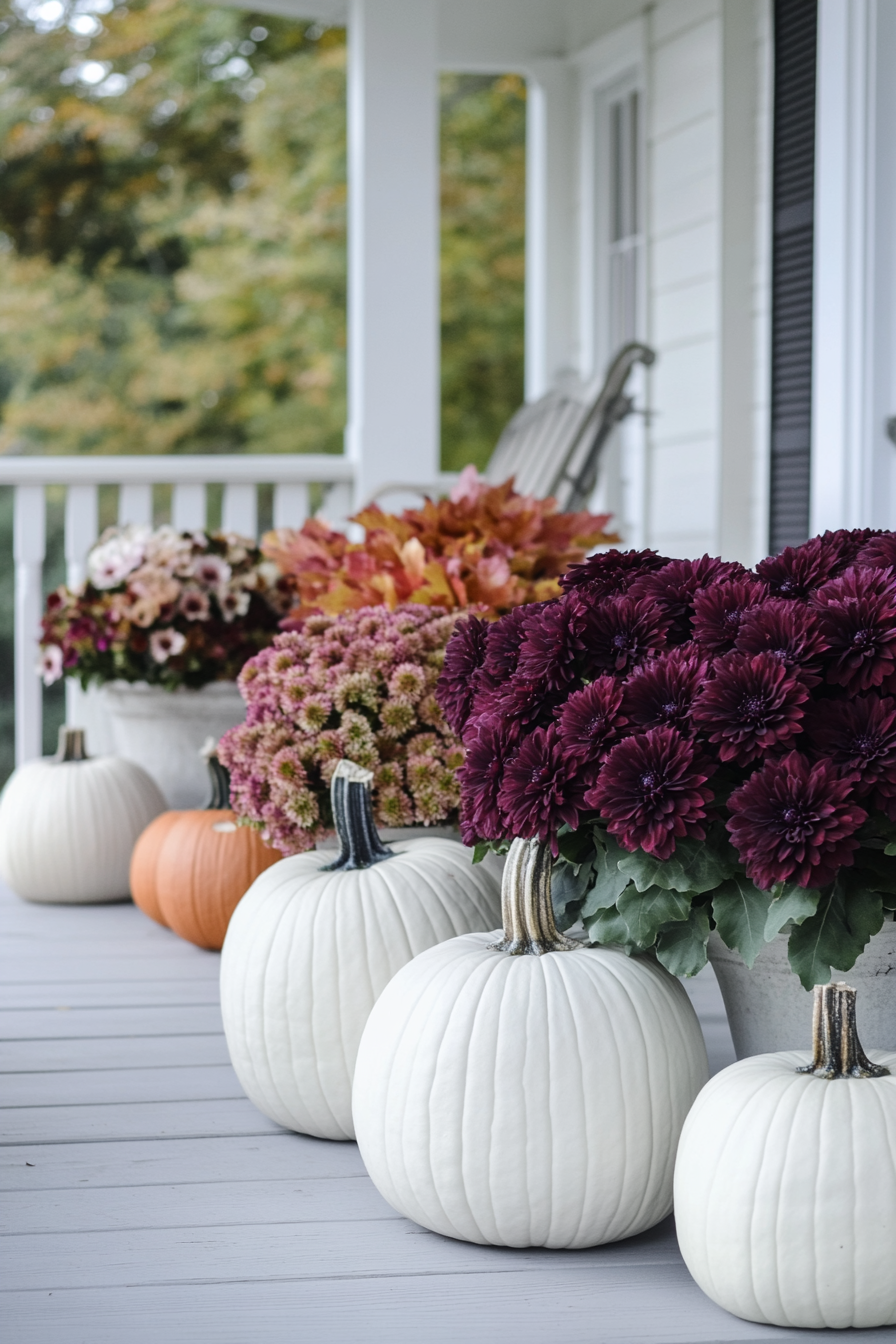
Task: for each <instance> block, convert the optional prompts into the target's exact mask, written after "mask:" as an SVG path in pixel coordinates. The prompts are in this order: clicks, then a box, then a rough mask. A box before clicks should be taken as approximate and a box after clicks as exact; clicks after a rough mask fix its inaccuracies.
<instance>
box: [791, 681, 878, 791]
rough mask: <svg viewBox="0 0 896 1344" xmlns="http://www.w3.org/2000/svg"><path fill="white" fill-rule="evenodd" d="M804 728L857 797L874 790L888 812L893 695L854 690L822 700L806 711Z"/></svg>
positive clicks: (821, 754) (817, 749)
mask: <svg viewBox="0 0 896 1344" xmlns="http://www.w3.org/2000/svg"><path fill="white" fill-rule="evenodd" d="M806 733H807V735H808V737H809V740H810V741H811V743H812V745H813V747H814V748H815V749H816V751H817V752H818V754H819V756H821V757H823V758H824V759H825V760H829V761H830V762H831V763H832V764H833V765H834V766H836V768H837V770H838V771H839V773H840V775H841V776H842V777H843V778H850V779H852V780H853V782H854V785H855V791H856V793H857V794H858V796H859V797H864V796H865V795H866V794H868V793H871V791H872V790H874V794H875V806H876V807H879V808H880V809H881V811H883V812H886V813H887V815H888V816H889V815H890V813H891V812H892V811H893V810H894V802H893V800H894V799H896V700H891V699H889V698H887V697H879V696H877V695H858V696H856V698H855V699H854V700H824V701H821V702H820V703H817V704H815V705H812V706H811V708H810V710H809V713H808V714H807V716H806Z"/></svg>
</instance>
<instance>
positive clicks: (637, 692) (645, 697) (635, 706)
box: [624, 645, 710, 737]
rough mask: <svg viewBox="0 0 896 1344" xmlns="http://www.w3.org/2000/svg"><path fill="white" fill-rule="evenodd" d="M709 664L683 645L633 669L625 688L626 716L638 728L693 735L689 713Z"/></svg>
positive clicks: (707, 671)
mask: <svg viewBox="0 0 896 1344" xmlns="http://www.w3.org/2000/svg"><path fill="white" fill-rule="evenodd" d="M709 668H710V661H709V659H708V658H704V657H702V656H701V653H700V650H699V649H696V648H694V647H693V645H682V646H680V647H679V648H677V649H670V650H669V652H668V653H666V654H664V655H663V656H662V657H660V658H655V659H653V661H652V662H649V663H647V664H645V665H644V666H643V667H639V668H636V670H635V671H634V673H633V674H632V676H631V677H629V679H628V681H627V682H626V686H625V702H624V705H625V712H626V714H627V715H628V717H629V718H630V719H631V721H632V723H636V724H638V726H639V727H641V728H662V727H670V728H677V729H678V730H679V732H681V733H684V734H685V736H686V737H690V736H691V735H692V733H693V727H692V724H691V709H692V707H693V704H694V701H695V700H696V698H697V696H698V694H699V693H700V690H701V688H702V686H703V683H704V682H705V681H706V679H707V676H708V675H709Z"/></svg>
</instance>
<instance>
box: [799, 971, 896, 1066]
mask: <svg viewBox="0 0 896 1344" xmlns="http://www.w3.org/2000/svg"><path fill="white" fill-rule="evenodd" d="M812 1046H813V1055H814V1058H813V1060H812V1063H811V1064H806V1065H805V1066H804V1067H803V1068H801V1069H797V1073H812V1074H814V1075H815V1077H816V1078H881V1077H883V1075H884V1074H886V1073H889V1072H890V1070H889V1069H887V1068H884V1066H883V1065H882V1064H872V1063H871V1060H870V1059H868V1057H867V1056H866V1054H865V1052H864V1050H863V1049H862V1046H861V1044H860V1042H859V1036H858V1032H857V1031H856V992H855V990H854V989H851V988H850V986H849V985H847V984H844V982H843V981H842V980H835V981H834V982H833V984H830V985H816V986H815V1001H814V1003H813V1005H812Z"/></svg>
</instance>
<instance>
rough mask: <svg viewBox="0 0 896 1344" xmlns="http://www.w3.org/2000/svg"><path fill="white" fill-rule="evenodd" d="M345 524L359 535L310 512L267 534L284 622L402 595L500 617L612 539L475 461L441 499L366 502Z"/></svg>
mask: <svg viewBox="0 0 896 1344" xmlns="http://www.w3.org/2000/svg"><path fill="white" fill-rule="evenodd" d="M352 521H353V522H355V523H360V525H361V526H362V527H363V528H364V530H365V533H366V535H365V538H364V541H363V542H349V541H347V540H346V538H345V536H344V535H343V534H342V533H341V532H336V531H334V530H333V529H331V528H329V527H328V526H327V525H326V523H325V522H323V521H322V520H321V519H316V518H315V519H310V520H309V521H308V522H306V523H305V524H304V526H303V527H302V528H300V529H298V530H296V529H290V528H279V529H278V530H277V531H276V532H269V533H268V534H267V535H266V536H265V538H264V540H263V542H262V550H263V551H264V554H265V556H266V557H267V558H268V559H270V560H273V561H274V562H275V563H276V564H277V565H278V567H279V568H280V570H281V572H282V573H283V574H284V575H285V576H286V577H287V578H288V580H289V582H290V585H291V587H292V590H293V593H294V595H295V606H294V608H293V610H292V612H291V613H290V620H292V621H295V620H302V619H303V618H304V617H305V616H307V615H310V614H311V613H312V612H315V611H323V612H326V613H328V614H334V613H338V612H340V611H346V610H349V609H353V608H358V607H363V606H387V607H390V608H394V607H395V606H397V605H398V604H399V603H401V602H418V603H422V604H424V605H426V606H440V607H444V608H445V609H446V610H448V611H451V610H454V609H455V608H458V607H465V606H469V605H476V606H478V607H480V608H481V609H483V610H484V611H485V613H486V614H487V615H489V616H493V617H494V616H500V615H502V614H503V613H504V612H505V611H509V610H510V608H511V607H516V606H521V605H523V604H524V603H527V602H541V601H544V600H545V599H546V598H549V597H555V596H556V595H557V593H558V592H559V591H560V589H559V585H558V584H557V579H558V578H559V577H560V575H561V574H563V573H564V571H565V570H566V569H567V568H568V566H569V565H571V564H577V563H580V562H581V561H582V560H583V559H584V558H585V555H586V553H587V552H588V551H590V550H592V549H593V548H594V547H595V546H600V545H607V544H612V543H616V542H618V541H619V538H618V537H617V536H616V535H615V533H613V532H610V531H608V530H607V525H608V523H609V521H610V516H609V514H593V513H588V512H587V511H585V510H580V511H579V512H577V513H560V512H558V510H557V505H556V502H555V501H554V500H553V499H536V498H535V497H534V496H531V495H519V494H517V493H516V491H515V490H514V488H513V479H512V478H511V479H510V480H508V481H504V482H503V483H502V484H501V485H496V486H494V485H489V484H488V483H487V482H486V481H484V480H482V478H481V477H480V476H479V475H478V474H477V472H476V469H475V468H474V467H467V468H466V469H465V471H463V472H462V473H461V477H460V480H459V481H458V483H457V485H456V486H455V487H454V489H453V490H452V491H451V494H450V495H449V496H448V497H447V498H443V499H436V500H434V499H428V498H427V499H425V500H424V501H423V504H422V505H421V506H420V508H417V509H405V510H404V511H403V512H402V513H400V514H392V513H385V512H384V511H383V510H382V509H381V508H380V507H379V505H378V504H370V505H368V507H367V508H365V509H362V510H361V512H360V513H357V514H356V515H355V517H354V518H353V520H352Z"/></svg>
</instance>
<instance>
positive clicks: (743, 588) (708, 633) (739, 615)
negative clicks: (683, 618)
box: [693, 579, 768, 653]
mask: <svg viewBox="0 0 896 1344" xmlns="http://www.w3.org/2000/svg"><path fill="white" fill-rule="evenodd" d="M767 596H768V593H767V590H766V587H765V584H763V583H756V581H755V580H750V581H747V580H739V579H735V580H734V581H733V582H732V583H719V584H716V585H715V586H714V587H712V588H704V589H702V590H701V591H700V592H698V593H696V594H695V595H694V617H693V637H694V639H695V640H696V641H697V643H698V644H702V645H703V647H704V648H705V649H708V650H709V651H710V653H729V652H730V650H731V649H733V648H734V641H735V640H736V639H737V636H738V632H739V631H740V626H741V622H742V620H743V619H744V616H745V615H746V613H747V612H748V611H751V610H752V609H753V608H754V607H757V606H758V605H759V604H760V603H761V602H763V601H764V600H765V599H766V597H767Z"/></svg>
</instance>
